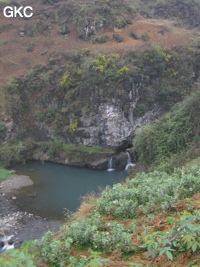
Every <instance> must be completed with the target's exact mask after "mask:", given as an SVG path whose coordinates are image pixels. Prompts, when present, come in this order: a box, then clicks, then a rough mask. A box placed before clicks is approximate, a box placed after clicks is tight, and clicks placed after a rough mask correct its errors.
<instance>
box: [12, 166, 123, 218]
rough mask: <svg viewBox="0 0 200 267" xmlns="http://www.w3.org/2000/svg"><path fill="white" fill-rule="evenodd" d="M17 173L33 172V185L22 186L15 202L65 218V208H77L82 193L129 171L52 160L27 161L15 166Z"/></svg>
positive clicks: (35, 211) (23, 208)
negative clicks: (67, 163)
mask: <svg viewBox="0 0 200 267" xmlns="http://www.w3.org/2000/svg"><path fill="white" fill-rule="evenodd" d="M15 170H16V172H17V174H24V175H28V176H30V178H31V179H32V180H33V182H34V185H33V186H30V187H27V188H25V189H22V190H21V191H20V193H19V195H18V197H17V199H16V200H15V201H16V204H17V206H18V207H19V209H20V210H21V211H27V212H29V213H33V214H35V215H40V216H42V217H49V218H57V219H62V218H63V217H64V213H63V212H64V211H65V209H68V210H70V211H76V209H77V208H78V207H79V206H80V204H81V201H82V197H83V196H85V195H86V194H87V193H90V192H95V193H97V192H99V188H105V186H106V185H113V184H114V183H118V182H120V181H122V180H124V179H125V177H126V176H127V172H125V171H121V172H117V171H113V172H108V171H97V170H92V169H88V168H75V167H69V166H64V165H60V164H54V163H50V162H45V163H41V162H36V161H34V162H28V163H27V164H26V165H20V166H17V167H15Z"/></svg>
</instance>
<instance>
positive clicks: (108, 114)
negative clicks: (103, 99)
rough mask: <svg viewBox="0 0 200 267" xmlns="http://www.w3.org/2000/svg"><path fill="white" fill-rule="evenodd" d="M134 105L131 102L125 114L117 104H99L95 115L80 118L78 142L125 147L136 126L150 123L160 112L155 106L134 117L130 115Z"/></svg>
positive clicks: (88, 144) (89, 144)
mask: <svg viewBox="0 0 200 267" xmlns="http://www.w3.org/2000/svg"><path fill="white" fill-rule="evenodd" d="M134 105H135V103H134V102H133V103H132V107H131V108H130V111H129V113H128V116H125V114H124V112H123V111H122V110H120V108H119V107H118V106H114V105H111V104H107V103H105V104H101V105H100V106H99V111H98V113H97V114H96V115H92V116H88V117H87V118H81V122H82V125H83V127H82V128H79V129H78V130H77V135H79V134H80V132H81V133H82V136H80V137H79V138H78V139H79V142H80V143H82V144H83V145H85V146H92V145H102V146H108V147H112V148H120V147H124V146H125V147H126V146H127V144H128V143H129V142H130V141H131V139H132V138H131V137H132V136H133V135H134V132H135V130H136V129H137V128H138V127H141V126H142V125H145V124H147V123H150V122H151V121H152V120H153V119H155V118H156V117H158V116H159V115H160V113H161V111H160V109H159V108H158V107H155V108H154V109H153V110H151V111H148V112H146V113H145V114H144V115H143V116H142V117H140V118H137V119H134V118H133V115H132V113H133V107H134Z"/></svg>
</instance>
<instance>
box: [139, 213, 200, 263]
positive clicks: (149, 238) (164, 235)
mask: <svg viewBox="0 0 200 267" xmlns="http://www.w3.org/2000/svg"><path fill="white" fill-rule="evenodd" d="M143 242H144V244H143V245H142V246H140V247H141V248H145V249H147V250H148V255H147V257H151V258H152V261H151V263H150V264H149V267H150V266H152V264H153V263H154V261H155V259H156V258H157V257H158V256H161V255H166V256H167V257H168V259H169V260H173V253H174V252H175V251H176V253H177V252H186V251H188V250H189V249H191V250H192V252H193V253H195V252H196V251H198V250H199V248H200V224H199V210H198V211H196V214H194V215H191V214H190V213H187V212H185V213H183V215H182V216H181V217H180V221H179V222H178V223H176V224H175V226H174V227H173V229H172V230H170V231H167V232H153V233H151V234H147V235H146V234H144V235H143Z"/></svg>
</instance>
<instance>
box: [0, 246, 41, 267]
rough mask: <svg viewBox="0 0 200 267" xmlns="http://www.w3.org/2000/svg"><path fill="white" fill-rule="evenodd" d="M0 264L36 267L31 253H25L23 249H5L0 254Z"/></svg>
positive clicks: (7, 266) (6, 266)
mask: <svg viewBox="0 0 200 267" xmlns="http://www.w3.org/2000/svg"><path fill="white" fill-rule="evenodd" d="M0 266H4V267H12V266H16V267H22V266H27V267H36V265H35V263H34V259H33V257H32V256H31V255H29V254H25V253H24V252H23V251H19V250H17V249H14V250H10V251H6V252H4V253H3V254H1V257H0Z"/></svg>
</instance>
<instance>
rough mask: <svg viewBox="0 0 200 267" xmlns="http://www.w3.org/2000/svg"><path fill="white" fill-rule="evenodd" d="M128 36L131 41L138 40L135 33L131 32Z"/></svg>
mask: <svg viewBox="0 0 200 267" xmlns="http://www.w3.org/2000/svg"><path fill="white" fill-rule="evenodd" d="M130 36H131V37H132V38H133V39H135V40H138V39H139V37H138V35H137V34H136V33H135V32H131V33H130Z"/></svg>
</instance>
